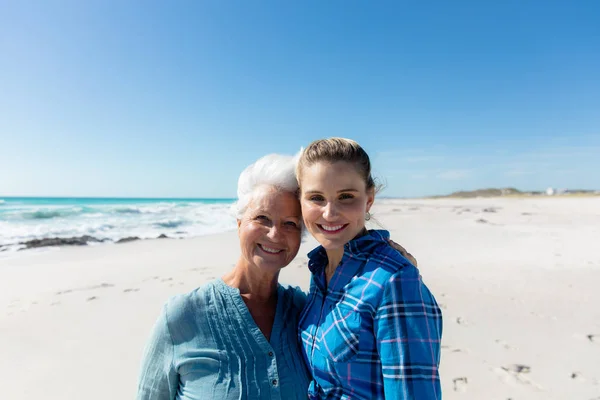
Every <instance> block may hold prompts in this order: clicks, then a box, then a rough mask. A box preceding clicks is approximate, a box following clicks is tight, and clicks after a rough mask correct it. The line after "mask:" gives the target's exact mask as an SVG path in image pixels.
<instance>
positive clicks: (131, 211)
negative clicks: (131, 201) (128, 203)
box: [115, 207, 142, 214]
mask: <svg viewBox="0 0 600 400" xmlns="http://www.w3.org/2000/svg"><path fill="white" fill-rule="evenodd" d="M115 212H116V213H119V214H141V213H142V210H140V209H139V208H137V207H124V208H115Z"/></svg>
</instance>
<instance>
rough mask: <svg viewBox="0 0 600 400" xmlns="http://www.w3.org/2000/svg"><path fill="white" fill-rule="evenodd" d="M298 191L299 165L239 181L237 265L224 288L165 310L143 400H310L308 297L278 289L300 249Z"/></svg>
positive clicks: (146, 364)
mask: <svg viewBox="0 0 600 400" xmlns="http://www.w3.org/2000/svg"><path fill="white" fill-rule="evenodd" d="M297 189H298V185H297V182H296V178H295V175H294V163H293V160H292V157H287V156H281V155H269V156H265V157H263V158H261V159H260V160H258V161H257V162H256V163H254V164H252V165H251V166H249V167H248V168H246V169H245V170H244V172H242V174H241V175H240V178H239V181H238V198H239V201H238V203H237V225H238V235H239V241H240V247H241V255H240V258H239V259H238V261H237V263H236V265H235V267H234V268H233V270H232V271H230V272H229V273H227V274H226V275H225V276H223V277H222V278H221V279H217V280H214V281H212V282H209V283H207V284H205V285H203V286H201V287H199V288H198V289H196V290H194V291H192V292H190V293H187V294H184V295H179V296H175V297H173V298H171V299H170V300H169V301H168V302H167V303H166V305H165V306H164V308H163V311H162V314H161V315H160V317H159V319H158V321H157V322H156V325H155V327H154V330H153V332H152V335H151V339H150V341H149V343H148V344H147V346H146V350H145V355H144V359H143V363H142V372H141V375H140V380H139V385H138V396H137V398H138V399H140V400H141V399H143V400H163V399H164V400H166V399H169V400H171V399H186V400H187V399H200V398H202V399H285V400H291V399H306V397H307V388H308V383H309V374H308V371H307V369H306V367H305V365H304V362H303V359H302V353H301V349H300V347H299V344H298V340H297V326H298V315H299V313H300V312H301V311H302V308H303V307H304V304H305V301H306V297H305V295H304V293H302V291H301V290H300V289H298V288H293V287H287V288H284V287H283V286H281V285H279V284H278V277H279V271H280V270H281V268H283V267H285V266H286V265H288V264H289V263H290V262H291V261H292V260H293V259H294V257H295V256H296V254H297V253H298V249H299V247H300V237H301V223H302V222H301V221H302V216H301V212H300V204H299V202H298V199H297V195H296V191H297Z"/></svg>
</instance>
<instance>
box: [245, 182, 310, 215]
mask: <svg viewBox="0 0 600 400" xmlns="http://www.w3.org/2000/svg"><path fill="white" fill-rule="evenodd" d="M248 210H249V211H256V210H261V211H267V212H269V213H271V214H275V213H277V214H282V215H283V216H299V215H300V213H301V211H300V202H299V201H298V198H297V197H296V194H295V193H291V192H286V191H281V190H277V189H276V188H274V187H269V186H261V187H258V188H256V189H255V190H254V192H253V194H252V199H251V200H250V203H249V205H248Z"/></svg>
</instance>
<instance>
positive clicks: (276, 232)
mask: <svg viewBox="0 0 600 400" xmlns="http://www.w3.org/2000/svg"><path fill="white" fill-rule="evenodd" d="M281 235H282V231H281V229H279V227H278V226H277V224H273V226H271V228H270V229H269V232H268V233H267V237H268V238H269V240H270V241H271V242H273V243H279V242H280V241H281Z"/></svg>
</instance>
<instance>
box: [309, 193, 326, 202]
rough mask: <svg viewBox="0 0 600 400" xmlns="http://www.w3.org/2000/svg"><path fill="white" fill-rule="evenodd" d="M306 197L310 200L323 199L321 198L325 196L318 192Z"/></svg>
mask: <svg viewBox="0 0 600 400" xmlns="http://www.w3.org/2000/svg"><path fill="white" fill-rule="evenodd" d="M308 199H309V200H310V201H323V200H325V198H324V197H323V196H321V195H320V194H313V195H312V196H310V197H309V198H308Z"/></svg>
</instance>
